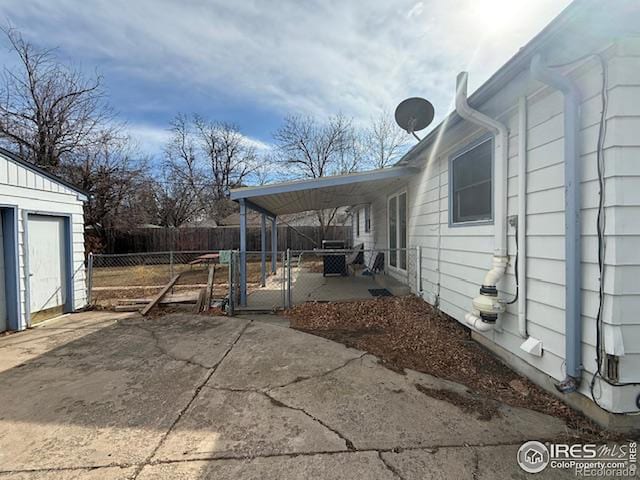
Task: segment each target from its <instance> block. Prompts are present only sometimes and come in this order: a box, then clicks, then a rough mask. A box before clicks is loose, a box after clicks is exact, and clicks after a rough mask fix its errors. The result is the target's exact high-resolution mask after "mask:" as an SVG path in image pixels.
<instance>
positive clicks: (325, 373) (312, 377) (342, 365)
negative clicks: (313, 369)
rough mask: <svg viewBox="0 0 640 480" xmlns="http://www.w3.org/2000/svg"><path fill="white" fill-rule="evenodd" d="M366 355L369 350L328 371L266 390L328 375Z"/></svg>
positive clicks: (268, 390)
mask: <svg viewBox="0 0 640 480" xmlns="http://www.w3.org/2000/svg"><path fill="white" fill-rule="evenodd" d="M366 355H368V353H367V352H364V353H362V354H360V355H358V356H357V357H354V358H350V359H349V360H347V361H346V362H344V363H343V364H341V365H338V366H337V367H335V368H331V369H329V370H326V371H324V372H322V373H318V374H316V375H309V376H300V377H297V378H295V379H294V380H292V381H290V382H287V383H283V384H282V385H276V386H275V387H269V388H266V389H264V391H266V392H271V391H272V390H276V389H278V388H286V387H288V386H290V385H295V384H296V383H300V382H305V381H307V380H311V379H317V378H322V377H325V376H327V375H330V374H332V373H333V372H336V371H338V370H340V369H342V368H345V367H346V366H348V365H349V364H351V363H352V362H355V361H356V360H360V359H362V358H363V357H365V356H366Z"/></svg>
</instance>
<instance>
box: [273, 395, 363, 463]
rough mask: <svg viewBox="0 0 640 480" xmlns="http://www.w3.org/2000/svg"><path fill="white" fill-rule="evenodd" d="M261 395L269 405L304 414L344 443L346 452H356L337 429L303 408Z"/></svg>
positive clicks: (351, 443) (349, 441)
mask: <svg viewBox="0 0 640 480" xmlns="http://www.w3.org/2000/svg"><path fill="white" fill-rule="evenodd" d="M261 393H262V394H263V395H264V396H266V397H267V398H268V399H269V400H271V403H273V404H274V405H275V406H277V407H283V408H289V409H291V410H297V411H298V412H301V413H303V414H305V415H306V416H307V417H309V418H310V419H311V420H313V421H315V422H317V423H319V424H320V425H322V426H323V427H324V428H326V429H327V430H329V431H331V432H333V433H334V434H336V435H337V436H338V437H339V438H340V439H341V440H343V441H344V444H345V445H346V447H347V450H349V451H352V452H355V451H357V448H356V447H355V446H354V445H353V442H352V441H351V440H349V439H348V438H347V437H346V436H345V435H344V434H342V433H341V432H340V431H338V430H337V429H335V428H333V427H332V426H330V425H328V424H327V423H326V422H324V421H323V420H320V419H319V418H317V417H314V416H313V415H311V414H310V413H309V412H307V411H306V410H305V409H304V408H300V407H294V406H291V405H287V404H286V403H284V402H282V401H280V400H278V399H277V398H274V397H272V396H271V395H269V392H265V391H262V392H261Z"/></svg>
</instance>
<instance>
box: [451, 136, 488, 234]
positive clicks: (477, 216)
mask: <svg viewBox="0 0 640 480" xmlns="http://www.w3.org/2000/svg"><path fill="white" fill-rule="evenodd" d="M492 149H493V143H492V142H491V141H486V142H483V143H481V144H480V145H477V146H476V147H474V148H473V149H471V150H469V151H467V152H465V153H463V154H462V155H460V156H459V157H456V158H455V159H453V160H452V162H451V176H452V178H451V182H452V188H451V192H452V199H451V200H452V201H451V206H452V212H451V219H452V222H453V223H458V222H472V221H479V220H490V219H491V218H492V212H491V207H492V191H491V181H492V175H493V172H492V167H493V165H492Z"/></svg>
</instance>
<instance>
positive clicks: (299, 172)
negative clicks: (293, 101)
mask: <svg viewBox="0 0 640 480" xmlns="http://www.w3.org/2000/svg"><path fill="white" fill-rule="evenodd" d="M352 134H353V128H352V125H351V121H349V120H347V119H346V118H345V117H344V116H342V115H335V116H332V117H330V118H329V119H328V121H327V122H326V123H319V122H318V121H316V120H315V119H313V118H311V117H297V116H290V117H287V118H286V119H285V120H284V124H283V125H282V126H281V127H280V128H279V129H278V130H277V131H276V132H275V133H274V135H273V136H274V139H275V141H276V144H277V147H278V155H279V161H280V163H281V164H284V165H286V166H287V167H289V168H292V169H293V172H292V173H293V176H296V177H298V178H300V177H302V178H319V177H324V176H327V175H335V174H339V173H347V172H345V171H342V170H344V167H345V165H347V164H348V163H349V162H345V156H346V155H347V154H348V145H349V142H350V140H351V138H352ZM355 168H357V165H351V166H350V167H349V169H355Z"/></svg>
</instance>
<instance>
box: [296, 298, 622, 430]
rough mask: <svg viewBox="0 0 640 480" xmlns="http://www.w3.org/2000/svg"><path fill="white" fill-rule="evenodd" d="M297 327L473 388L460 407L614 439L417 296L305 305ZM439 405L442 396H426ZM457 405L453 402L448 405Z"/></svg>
mask: <svg viewBox="0 0 640 480" xmlns="http://www.w3.org/2000/svg"><path fill="white" fill-rule="evenodd" d="M287 316H288V317H289V318H290V321H291V326H292V327H293V328H296V329H298V330H302V331H305V332H309V333H313V334H316V335H319V336H322V337H325V338H329V339H331V340H334V341H338V342H341V343H344V344H345V345H347V346H350V347H353V348H357V349H360V350H365V351H367V352H370V353H372V354H374V355H376V356H378V357H379V358H380V359H381V362H382V363H383V364H384V365H385V366H387V367H388V368H391V369H394V370H398V371H403V369H405V368H409V369H412V370H417V371H419V372H424V373H428V374H430V375H433V376H437V377H440V378H443V379H447V380H451V381H454V382H458V383H462V384H464V385H466V386H467V387H469V388H470V389H471V390H472V391H471V392H470V393H472V394H474V395H475V397H476V401H475V402H472V403H473V404H469V403H468V401H467V402H466V403H464V402H458V403H460V405H459V407H460V408H461V409H463V410H464V409H467V408H473V409H475V410H478V411H480V413H481V415H483V416H485V417H487V418H491V416H492V415H493V414H494V410H495V406H494V405H493V403H492V401H491V400H492V399H494V400H499V401H501V402H504V403H507V404H509V405H512V406H516V407H525V408H530V409H532V410H536V411H539V412H544V413H547V414H551V415H554V416H557V417H561V418H563V419H565V420H566V422H567V425H568V426H570V427H572V428H574V429H575V430H576V432H577V435H578V436H580V438H589V439H594V440H595V439H597V440H609V439H614V438H616V436H614V435H613V434H611V433H609V432H605V431H602V430H601V429H600V428H599V427H598V426H597V425H595V424H594V423H593V422H591V421H590V420H588V419H587V418H586V417H584V416H583V415H582V414H580V413H578V412H576V411H575V410H573V409H571V408H570V407H569V406H567V405H566V404H564V403H563V402H562V401H561V400H559V399H558V398H556V397H554V396H552V395H551V394H549V393H547V392H546V391H544V390H542V389H541V388H539V387H538V386H536V385H535V384H533V383H532V382H530V381H529V380H528V379H526V378H524V377H521V376H520V375H518V374H517V373H515V372H514V371H512V370H511V369H509V368H508V367H507V366H506V365H504V364H503V363H502V362H501V361H500V360H498V359H497V358H496V357H495V356H494V355H493V354H492V353H491V352H489V351H488V350H486V349H484V348H483V347H482V346H480V345H479V344H478V343H477V342H475V341H473V340H472V339H471V337H470V334H469V330H468V329H466V328H465V327H463V326H462V325H460V324H459V323H458V322H456V321H455V320H453V319H452V318H450V317H448V316H447V315H444V314H442V313H440V312H438V311H436V310H435V309H433V308H432V307H431V306H430V305H428V304H427V303H425V302H423V301H422V300H420V299H418V298H417V297H414V296H406V297H387V298H376V299H372V300H364V301H355V302H339V303H307V304H303V305H298V306H295V307H293V308H292V309H291V310H289V311H288V312H287ZM420 391H421V392H422V393H424V394H425V395H429V396H432V397H434V398H438V397H439V395H440V393H439V392H437V391H432V390H430V389H421V390H420ZM449 401H451V402H452V403H457V402H456V399H455V398H449Z"/></svg>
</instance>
